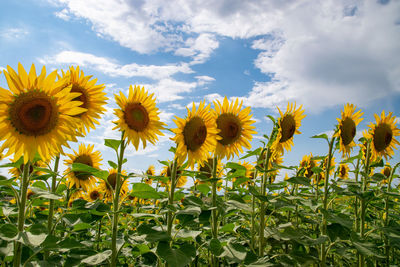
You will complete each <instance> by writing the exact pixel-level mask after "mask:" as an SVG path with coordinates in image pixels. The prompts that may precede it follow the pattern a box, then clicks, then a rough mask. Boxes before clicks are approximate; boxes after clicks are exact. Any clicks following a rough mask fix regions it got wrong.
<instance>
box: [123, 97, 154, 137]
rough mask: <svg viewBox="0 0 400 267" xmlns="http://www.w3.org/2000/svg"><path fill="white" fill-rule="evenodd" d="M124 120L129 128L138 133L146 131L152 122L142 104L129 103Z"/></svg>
mask: <svg viewBox="0 0 400 267" xmlns="http://www.w3.org/2000/svg"><path fill="white" fill-rule="evenodd" d="M124 119H125V122H126V124H128V126H129V128H131V129H132V130H135V131H137V132H142V131H144V130H145V129H146V127H147V125H148V124H149V121H150V118H149V113H148V112H147V110H146V108H145V107H143V106H142V104H140V103H129V104H128V105H127V106H126V108H125V112H124Z"/></svg>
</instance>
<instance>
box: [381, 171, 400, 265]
mask: <svg viewBox="0 0 400 267" xmlns="http://www.w3.org/2000/svg"><path fill="white" fill-rule="evenodd" d="M399 164H400V163H397V164H396V165H395V166H394V167H393V170H392V172H391V173H390V176H389V181H388V187H387V190H386V192H387V193H389V192H390V190H391V186H392V180H393V174H394V173H395V172H396V169H397V167H398V166H399ZM385 215H386V217H385V221H384V225H385V227H387V226H388V225H389V195H388V196H387V197H386V199H385ZM385 254H386V266H390V244H389V239H388V237H387V236H386V235H385Z"/></svg>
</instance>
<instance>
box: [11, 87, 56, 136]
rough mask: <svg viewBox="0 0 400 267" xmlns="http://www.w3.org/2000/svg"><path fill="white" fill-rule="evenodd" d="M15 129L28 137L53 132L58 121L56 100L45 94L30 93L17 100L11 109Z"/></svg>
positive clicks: (18, 97) (23, 94)
mask: <svg viewBox="0 0 400 267" xmlns="http://www.w3.org/2000/svg"><path fill="white" fill-rule="evenodd" d="M9 115H10V121H11V124H12V125H13V126H14V128H15V129H16V130H17V131H18V132H20V133H22V134H24V135H27V136H40V135H44V134H46V133H48V132H50V131H51V130H53V129H54V128H55V127H56V125H57V121H58V116H59V115H58V108H57V105H56V103H55V100H54V99H51V98H50V97H49V96H48V95H46V94H45V93H44V92H39V91H30V92H27V93H22V94H21V95H19V96H17V97H16V98H15V101H14V102H13V103H12V104H11V105H10V109H9Z"/></svg>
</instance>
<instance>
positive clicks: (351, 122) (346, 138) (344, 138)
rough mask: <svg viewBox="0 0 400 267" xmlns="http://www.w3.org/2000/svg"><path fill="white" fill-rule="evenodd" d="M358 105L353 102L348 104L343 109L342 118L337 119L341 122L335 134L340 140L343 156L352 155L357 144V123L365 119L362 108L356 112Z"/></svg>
mask: <svg viewBox="0 0 400 267" xmlns="http://www.w3.org/2000/svg"><path fill="white" fill-rule="evenodd" d="M355 110H356V106H355V105H353V104H346V105H345V106H344V110H343V111H341V115H342V116H341V118H340V119H337V121H338V122H339V125H338V131H337V132H336V134H335V135H334V136H335V137H337V138H339V140H340V151H341V152H342V153H343V156H347V157H348V156H350V152H351V150H352V149H353V147H354V146H355V145H356V144H355V142H354V140H353V139H354V137H355V136H356V133H357V129H356V128H357V125H358V124H359V123H360V122H361V121H362V120H363V118H361V116H362V115H363V114H364V113H363V112H361V110H359V111H357V112H355Z"/></svg>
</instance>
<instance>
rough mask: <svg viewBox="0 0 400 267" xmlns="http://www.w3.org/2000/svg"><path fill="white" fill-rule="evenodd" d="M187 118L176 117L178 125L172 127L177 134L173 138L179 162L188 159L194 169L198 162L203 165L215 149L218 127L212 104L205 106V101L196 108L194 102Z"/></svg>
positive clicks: (180, 163)
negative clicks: (211, 108) (215, 122)
mask: <svg viewBox="0 0 400 267" xmlns="http://www.w3.org/2000/svg"><path fill="white" fill-rule="evenodd" d="M187 112H188V114H187V117H186V119H182V118H178V117H175V118H176V119H174V122H175V123H176V125H177V126H178V128H176V129H172V132H174V133H175V136H174V137H173V138H171V140H173V141H175V143H176V144H177V148H176V154H175V155H176V157H177V159H178V164H179V165H182V164H183V162H184V161H185V160H186V158H187V159H188V166H189V167H190V168H191V169H193V168H194V165H195V164H196V162H197V163H198V164H199V165H201V166H203V165H204V162H205V161H206V160H207V158H208V156H209V153H210V152H212V151H214V149H215V146H216V143H217V138H218V136H217V133H218V131H217V128H216V127H215V124H214V114H213V112H212V111H211V110H210V105H207V106H205V101H203V102H200V105H199V107H198V108H197V109H196V106H195V104H194V103H193V106H192V110H189V109H187Z"/></svg>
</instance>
